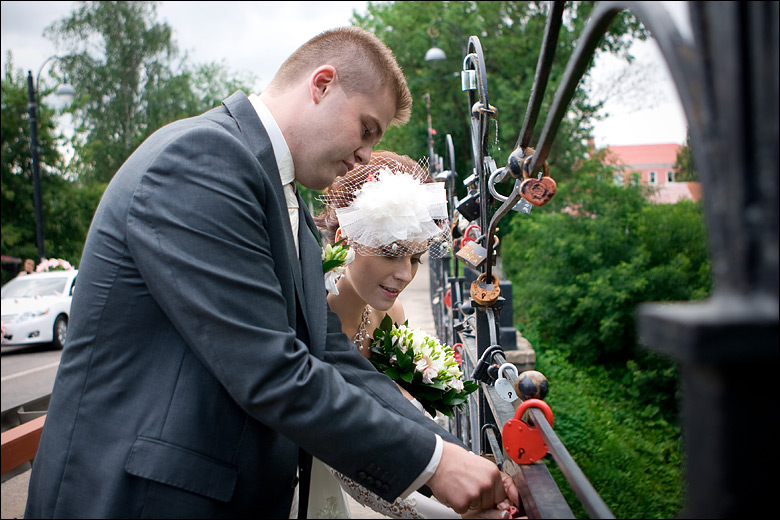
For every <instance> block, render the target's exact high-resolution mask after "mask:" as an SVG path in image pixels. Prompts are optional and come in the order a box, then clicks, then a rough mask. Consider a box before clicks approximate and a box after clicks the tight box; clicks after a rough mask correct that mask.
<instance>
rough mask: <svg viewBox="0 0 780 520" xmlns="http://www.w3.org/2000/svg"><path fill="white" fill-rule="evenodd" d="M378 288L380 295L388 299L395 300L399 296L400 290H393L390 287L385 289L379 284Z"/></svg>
mask: <svg viewBox="0 0 780 520" xmlns="http://www.w3.org/2000/svg"><path fill="white" fill-rule="evenodd" d="M379 288H380V289H381V290H382V293H383V294H384V295H385V296H387V297H388V298H397V297H398V295H399V294H401V289H394V288H392V287H387V286H385V285H381V284H380V285H379Z"/></svg>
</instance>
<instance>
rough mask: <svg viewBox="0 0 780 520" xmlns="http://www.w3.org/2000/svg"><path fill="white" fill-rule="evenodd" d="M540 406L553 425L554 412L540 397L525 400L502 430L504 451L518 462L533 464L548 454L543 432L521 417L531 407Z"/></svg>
mask: <svg viewBox="0 0 780 520" xmlns="http://www.w3.org/2000/svg"><path fill="white" fill-rule="evenodd" d="M532 407H533V408H539V409H541V410H542V411H543V412H544V417H545V418H546V419H547V422H548V423H550V426H552V425H553V413H552V410H551V409H550V406H549V405H548V404H547V403H545V402H544V401H542V400H540V399H528V400H526V401H523V402H522V403H521V404H520V406H518V407H517V410H516V411H515V416H514V417H513V418H511V419H509V420H508V421H507V422H506V424H504V428H503V429H502V430H501V440H502V442H503V444H504V451H506V454H507V455H508V456H509V458H510V459H512V460H513V461H515V462H516V463H518V464H533V463H534V462H536V461H537V460H541V459H542V457H544V456H545V455H547V451H548V448H547V445H546V444H545V443H544V439H542V434H541V432H539V430H538V429H537V428H536V426H531V425H530V424H528V423H527V422H525V421H524V420H522V419H521V417H523V414H524V413H525V412H526V411H527V410H528V409H529V408H532Z"/></svg>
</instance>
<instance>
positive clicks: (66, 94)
mask: <svg viewBox="0 0 780 520" xmlns="http://www.w3.org/2000/svg"><path fill="white" fill-rule="evenodd" d="M56 59H59V56H51V57H49V58H47V59H46V61H44V62H43V65H41V68H40V69H38V75H37V76H36V77H35V88H33V79H32V71H31V70H29V71H27V101H28V104H27V111H28V113H29V115H30V156H31V157H32V177H33V201H34V203H35V242H36V244H37V245H38V261H39V262H40V261H42V260H43V259H44V258H46V253H45V251H44V248H43V210H42V204H41V179H40V164H39V159H38V119H37V117H36V115H35V113H36V109H37V106H38V99H37V93H38V82H39V81H40V79H41V72H42V71H43V68H44V67H45V66H46V64H47V63H49V62H51V61H52V60H56ZM55 94H56V95H57V97H59V98H61V99H63V100H64V101H65V102H66V103H67V104H70V103H72V102H73V99H74V98H75V97H76V90H75V89H74V88H73V87H72V86H70V85H68V84H67V83H65V84H62V85H60V86H59V88H58V89H57V91H56V92H55Z"/></svg>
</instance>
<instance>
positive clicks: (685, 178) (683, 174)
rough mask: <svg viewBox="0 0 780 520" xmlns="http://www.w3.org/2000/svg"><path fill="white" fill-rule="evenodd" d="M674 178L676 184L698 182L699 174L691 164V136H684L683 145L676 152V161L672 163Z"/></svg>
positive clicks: (688, 134)
mask: <svg viewBox="0 0 780 520" xmlns="http://www.w3.org/2000/svg"><path fill="white" fill-rule="evenodd" d="M674 170H675V172H676V173H675V177H674V179H675V180H676V181H678V182H690V181H698V180H699V174H698V173H696V167H695V166H694V164H693V151H692V150H691V134H690V132H688V133H687V135H686V136H685V144H684V145H683V146H682V147H681V148H680V149H679V150H678V151H677V160H676V161H675V163H674Z"/></svg>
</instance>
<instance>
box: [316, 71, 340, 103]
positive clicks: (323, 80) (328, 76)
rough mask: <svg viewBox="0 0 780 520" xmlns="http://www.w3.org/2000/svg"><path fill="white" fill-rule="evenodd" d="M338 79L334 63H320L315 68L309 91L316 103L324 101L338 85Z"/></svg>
mask: <svg viewBox="0 0 780 520" xmlns="http://www.w3.org/2000/svg"><path fill="white" fill-rule="evenodd" d="M338 81H339V78H338V74H337V73H336V67H334V66H333V65H320V66H319V67H317V68H316V69H314V71H313V72H312V73H311V76H309V91H310V93H311V99H312V101H314V103H315V104H317V103H319V102H320V101H322V99H323V98H324V97H325V96H326V95H327V94H328V92H330V91H331V90H332V89H333V88H334V87H335V86H336V85H338Z"/></svg>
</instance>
